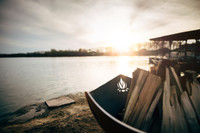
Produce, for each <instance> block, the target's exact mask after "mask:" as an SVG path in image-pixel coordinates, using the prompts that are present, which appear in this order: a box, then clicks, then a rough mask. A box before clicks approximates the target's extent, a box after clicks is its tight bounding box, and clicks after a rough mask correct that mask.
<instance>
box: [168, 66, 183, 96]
mask: <svg viewBox="0 0 200 133" xmlns="http://www.w3.org/2000/svg"><path fill="white" fill-rule="evenodd" d="M170 70H171V72H172V74H173V76H174V78H175V81H176V83H177V85H178V89H179V91H180V94H181V93H182V92H183V89H182V87H181V83H180V80H179V78H178V75H177V74H176V72H175V70H174V68H173V67H170Z"/></svg>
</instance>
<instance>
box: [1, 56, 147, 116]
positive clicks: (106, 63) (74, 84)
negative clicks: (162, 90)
mask: <svg viewBox="0 0 200 133" xmlns="http://www.w3.org/2000/svg"><path fill="white" fill-rule="evenodd" d="M137 67H139V68H142V69H145V70H149V65H148V57H147V56H140V57H138V56H132V57H129V56H119V57H58V58H55V57H53V58H0V115H3V114H6V113H8V112H13V111H16V110H17V109H19V108H20V107H23V106H25V105H28V104H33V103H37V102H41V101H45V100H48V99H51V98H55V97H58V96H61V95H66V94H69V93H76V92H84V91H91V90H93V89H95V88H97V87H99V86H100V85H102V84H104V83H106V82H107V81H109V80H110V79H112V78H114V77H115V76H117V75H119V74H124V75H126V76H129V77H131V75H132V72H133V71H134V70H135V69H136V68H137Z"/></svg>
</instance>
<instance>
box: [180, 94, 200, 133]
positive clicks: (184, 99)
mask: <svg viewBox="0 0 200 133" xmlns="http://www.w3.org/2000/svg"><path fill="white" fill-rule="evenodd" d="M180 101H181V104H182V106H183V109H184V112H185V116H186V120H187V122H188V124H189V127H190V131H192V132H193V133H199V132H200V126H199V123H198V121H197V117H196V114H195V111H194V109H193V107H192V104H191V102H190V99H189V97H188V94H187V92H186V91H184V92H183V93H182V94H181V99H180Z"/></svg>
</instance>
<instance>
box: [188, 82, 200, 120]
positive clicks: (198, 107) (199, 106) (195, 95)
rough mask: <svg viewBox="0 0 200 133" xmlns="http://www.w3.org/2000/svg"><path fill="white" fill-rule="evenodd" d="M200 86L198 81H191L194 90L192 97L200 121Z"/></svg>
mask: <svg viewBox="0 0 200 133" xmlns="http://www.w3.org/2000/svg"><path fill="white" fill-rule="evenodd" d="M199 88H200V85H199V84H198V83H195V82H193V83H191V89H192V90H191V96H190V99H191V101H192V104H193V106H194V109H195V112H196V115H197V118H198V120H199V122H200V97H199V94H200V89H199Z"/></svg>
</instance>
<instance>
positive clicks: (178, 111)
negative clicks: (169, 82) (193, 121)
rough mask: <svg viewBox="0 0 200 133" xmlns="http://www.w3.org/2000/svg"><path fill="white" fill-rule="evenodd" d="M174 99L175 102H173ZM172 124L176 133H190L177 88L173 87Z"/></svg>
mask: <svg viewBox="0 0 200 133" xmlns="http://www.w3.org/2000/svg"><path fill="white" fill-rule="evenodd" d="M172 99H173V100H172ZM170 101H173V102H171V108H172V117H171V119H172V124H173V129H174V132H175V133H184V132H189V130H188V126H187V123H186V120H185V116H184V112H183V109H182V107H181V106H180V103H179V101H178V96H177V92H176V86H172V87H171V99H170Z"/></svg>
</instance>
